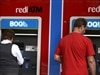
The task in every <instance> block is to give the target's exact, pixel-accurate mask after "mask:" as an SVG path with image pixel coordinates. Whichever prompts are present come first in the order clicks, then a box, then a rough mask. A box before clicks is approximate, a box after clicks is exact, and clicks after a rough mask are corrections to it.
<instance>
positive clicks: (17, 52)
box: [1, 40, 24, 65]
mask: <svg viewBox="0 0 100 75" xmlns="http://www.w3.org/2000/svg"><path fill="white" fill-rule="evenodd" d="M1 43H2V44H7V43H12V42H11V41H10V40H3V41H1ZM11 53H12V55H13V56H14V57H16V58H17V61H18V64H19V65H22V64H23V63H24V59H23V57H22V54H21V51H20V49H19V47H18V45H16V44H12V49H11Z"/></svg>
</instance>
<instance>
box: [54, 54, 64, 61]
mask: <svg viewBox="0 0 100 75" xmlns="http://www.w3.org/2000/svg"><path fill="white" fill-rule="evenodd" d="M54 59H55V60H56V61H58V62H60V63H61V62H62V59H61V56H60V55H57V54H55V55H54Z"/></svg>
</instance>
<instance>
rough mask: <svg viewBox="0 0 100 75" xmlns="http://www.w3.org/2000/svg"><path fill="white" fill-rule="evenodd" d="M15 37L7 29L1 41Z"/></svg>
mask: <svg viewBox="0 0 100 75" xmlns="http://www.w3.org/2000/svg"><path fill="white" fill-rule="evenodd" d="M14 35H15V32H14V31H13V30H12V29H7V30H5V31H4V33H3V39H9V40H11V39H12V38H13V37H14Z"/></svg>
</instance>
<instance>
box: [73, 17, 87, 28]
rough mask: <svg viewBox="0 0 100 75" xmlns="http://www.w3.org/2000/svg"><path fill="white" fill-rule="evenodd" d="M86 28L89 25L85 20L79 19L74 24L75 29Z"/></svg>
mask: <svg viewBox="0 0 100 75" xmlns="http://www.w3.org/2000/svg"><path fill="white" fill-rule="evenodd" d="M82 25H83V26H84V27H86V25H87V21H86V19H84V18H77V19H76V21H75V23H74V27H81V26H82Z"/></svg>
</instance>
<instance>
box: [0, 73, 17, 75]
mask: <svg viewBox="0 0 100 75" xmlns="http://www.w3.org/2000/svg"><path fill="white" fill-rule="evenodd" d="M0 75H18V73H0Z"/></svg>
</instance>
